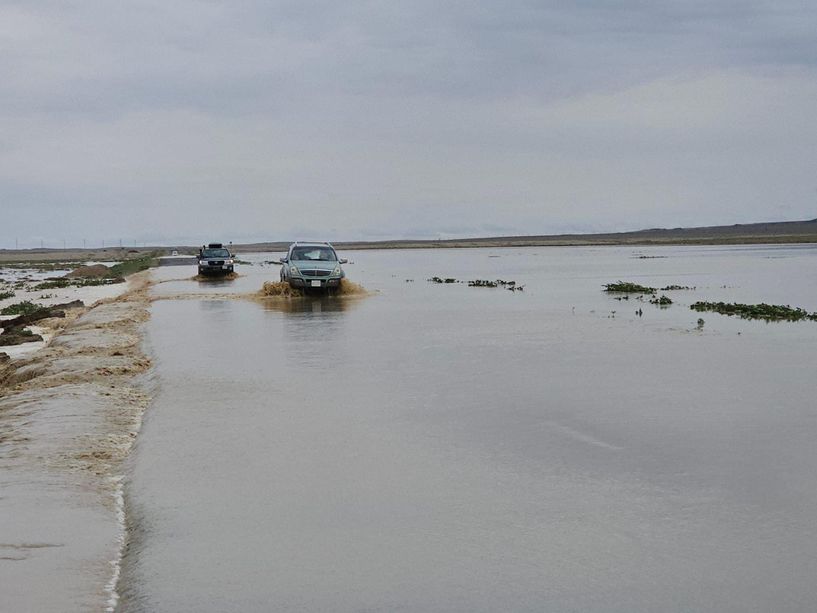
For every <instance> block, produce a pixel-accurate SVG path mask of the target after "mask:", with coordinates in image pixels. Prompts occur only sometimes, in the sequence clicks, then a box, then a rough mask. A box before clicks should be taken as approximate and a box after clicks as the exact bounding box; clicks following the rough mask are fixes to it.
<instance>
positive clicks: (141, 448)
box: [119, 247, 817, 612]
mask: <svg viewBox="0 0 817 613" xmlns="http://www.w3.org/2000/svg"><path fill="white" fill-rule="evenodd" d="M342 256H343V257H350V258H351V259H352V260H353V261H354V264H350V265H348V266H347V267H346V269H347V273H348V275H349V277H350V278H352V279H353V280H355V281H358V282H360V283H362V284H363V285H364V286H365V287H366V288H368V289H370V290H373V291H374V292H375V293H374V295H372V296H370V297H366V298H361V299H350V300H338V299H309V298H308V299H303V300H292V301H278V302H274V301H272V302H268V303H258V302H252V301H249V300H235V299H224V298H220V297H219V296H218V294H219V293H222V292H233V293H236V292H249V291H255V290H257V289H259V288H260V286H261V283H262V282H263V281H265V280H275V279H277V276H278V268H277V267H275V266H271V265H263V264H262V262H263V261H264V260H272V259H274V258H276V257H278V256H276V255H271V254H259V255H243V254H242V255H241V257H242V259H245V260H249V261H252V262H255V263H256V265H253V266H246V265H245V266H241V267H240V268H239V272H240V273H241V274H242V277H240V278H239V279H237V280H235V281H233V282H223V283H222V282H216V283H214V284H213V283H210V284H205V283H198V282H196V281H191V280H189V279H181V280H178V281H168V282H166V283H161V284H159V285H157V286H156V287H155V288H154V295H156V296H160V297H162V296H163V297H166V298H168V297H171V296H173V295H174V294H184V295H185V296H187V297H188V299H186V300H170V299H168V300H158V301H156V302H154V304H153V308H152V318H151V320H150V322H149V324H148V331H149V335H148V336H149V338H148V345H149V350H150V352H151V353H152V354H153V357H154V358H155V364H156V373H155V376H156V381H157V383H156V385H157V389H156V398H155V401H154V404H153V406H152V407H151V408H150V409H149V410H148V412H147V414H146V417H145V421H144V425H143V429H142V432H141V434H140V436H139V439H138V442H137V445H136V450H135V453H134V454H133V455H132V456H131V460H130V480H129V483H128V486H127V488H126V495H127V500H126V503H127V512H128V522H129V528H130V530H131V544H130V546H129V550H128V553H127V555H126V559H125V561H124V566H123V571H122V579H121V583H120V586H119V591H120V593H121V598H122V599H121V601H120V610H122V611H144V612H148V611H150V612H154V611H155V612H165V611H166V612H171V611H172V612H178V611H197V612H208V611H212V612H215V611H227V610H232V611H317V610H325V611H398V610H399V611H500V610H505V611H569V610H576V611H605V612H610V611H621V612H633V611H678V612H681V611H719V612H723V611H736V612H737V611H741V612H744V611H771V610H774V611H805V610H814V609H815V608H817V587H815V583H814V580H813V579H814V577H815V576H817V534H816V533H815V524H814V518H815V517H817V445H815V444H814V441H815V438H816V437H817V406H815V405H817V403H815V402H814V398H815V397H817V377H815V376H814V375H815V358H817V323H813V322H801V323H775V324H766V323H763V322H750V321H741V320H736V319H730V318H727V317H724V316H720V315H716V314H711V313H704V314H699V313H696V312H694V311H691V310H690V309H689V307H688V305H689V304H690V303H692V302H694V301H696V300H728V301H739V302H751V303H755V302H768V303H779V304H790V305H792V306H801V307H804V308H806V309H808V310H810V311H817V275H816V274H815V272H817V249H815V248H812V247H769V248H761V247H732V248H724V247H717V248H716V247H707V248H692V247H686V248H651V249H647V248H573V249H559V248H549V249H544V248H531V249H473V250H471V249H468V250H434V251H382V252H379V251H369V252H350V253H343V254H342ZM641 256H647V257H644V258H642V257H641ZM186 272H187V271H180V270H179V269H175V268H172V269H160V270H159V271H158V274H159V277H160V278H162V277H164V278H165V279H171V278H172V277H174V276H177V277H185V276H186ZM191 274H192V273H191ZM433 275H438V276H441V277H456V278H458V279H461V280H464V281H467V280H470V279H478V278H479V279H496V278H502V279H506V280H508V279H513V280H516V281H518V282H519V283H521V284H524V285H525V291H524V292H516V293H512V292H509V291H506V290H503V289H501V288H497V289H489V288H471V287H468V286H467V285H466V284H464V283H463V284H450V285H438V284H432V283H428V282H427V281H426V279H427V278H429V277H431V276H433ZM619 279H622V280H627V281H635V282H639V283H642V284H645V285H651V286H656V287H662V286H665V285H669V284H680V285H685V286H694V287H695V288H696V289H695V290H692V291H677V292H672V293H670V295H671V296H672V298H673V300H675V302H676V303H675V304H673V305H672V306H671V307H669V308H667V309H660V308H658V307H657V306H654V305H651V304H648V303H640V302H637V301H635V300H634V299H631V300H628V301H624V300H622V301H617V300H615V299H614V298H613V297H611V296H609V295H606V294H604V293H603V292H602V291H601V290H602V287H601V286H602V284H604V283H609V282H612V281H617V280H619ZM194 293H196V294H201V296H200V297H199V298H197V299H196V298H190V296H189V295H190V294H194ZM639 308H640V309H641V310H642V311H643V315H642V316H641V317H639V316H637V315H636V314H635V311H636V310H638V309H639ZM699 317H702V318H703V319H704V320H705V324H704V325H703V328H702V329H699V328H698V324H697V320H698V319H699Z"/></svg>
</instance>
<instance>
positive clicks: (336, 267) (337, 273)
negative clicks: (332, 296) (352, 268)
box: [332, 264, 340, 277]
mask: <svg viewBox="0 0 817 613" xmlns="http://www.w3.org/2000/svg"><path fill="white" fill-rule="evenodd" d="M339 274H340V264H338V265H337V266H335V270H333V271H332V276H333V277H335V276H337V275H339Z"/></svg>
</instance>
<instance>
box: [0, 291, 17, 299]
mask: <svg viewBox="0 0 817 613" xmlns="http://www.w3.org/2000/svg"><path fill="white" fill-rule="evenodd" d="M7 298H14V292H13V291H8V292H0V300H6V299H7Z"/></svg>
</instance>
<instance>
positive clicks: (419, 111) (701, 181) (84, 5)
mask: <svg viewBox="0 0 817 613" xmlns="http://www.w3.org/2000/svg"><path fill="white" fill-rule="evenodd" d="M567 4H568V3H563V2H533V1H528V2H515V1H513V0H508V1H505V2H497V1H495V0H493V1H487V0H472V1H470V2H438V1H426V0H412V1H410V2H409V1H407V2H337V1H332V2H323V1H309V0H296V1H292V2H276V1H270V0H251V1H238V0H232V1H230V2H227V1H217V0H207V1H191V0H172V1H170V2H168V1H167V0H151V1H123V2H110V1H109V0H83V1H81V2H73V1H65V0H53V1H48V0H42V1H39V2H32V1H30V0H27V1H25V2H14V1H8V0H0V247H14V244H15V239H17V240H18V241H19V244H20V246H21V247H32V246H39V244H40V241H41V240H42V241H44V243H45V244H46V246H54V247H56V246H61V245H62V241H63V240H65V241H67V243H68V244H69V245H71V244H75V245H81V244H82V240H83V239H86V240H87V241H88V245H89V246H90V245H92V244H93V245H98V244H100V243H101V241H102V240H105V241H106V242H107V243H110V242H113V241H118V240H119V239H122V240H123V241H124V242H125V243H136V242H138V243H141V242H148V243H157V242H158V243H165V244H172V243H175V242H181V243H191V244H196V243H200V242H202V241H205V240H215V239H223V240H225V241H226V240H233V241H236V242H243V241H251V240H286V239H296V238H313V239H316V238H328V239H330V240H334V239H360V238H373V239H379V238H387V237H453V236H466V235H467V236H477V235H496V234H542V233H555V232H565V231H615V230H629V229H639V228H643V227H656V226H661V227H676V226H689V225H709V224H721V223H727V224H729V223H740V222H751V221H772V220H792V219H808V218H815V217H817V206H816V205H817V8H815V7H817V4H816V3H814V2H813V1H808V0H807V1H801V2H791V1H786V0H769V1H767V2H732V1H720V2H719V1H718V0H707V1H698V0H684V1H678V2H659V1H653V0H641V1H639V0H627V1H624V2H611V1H604V0H592V1H586V2H576V3H574V6H572V7H568V6H566V5H567Z"/></svg>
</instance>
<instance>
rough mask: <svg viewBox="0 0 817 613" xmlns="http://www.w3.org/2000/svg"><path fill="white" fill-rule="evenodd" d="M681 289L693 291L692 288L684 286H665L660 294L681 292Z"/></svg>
mask: <svg viewBox="0 0 817 613" xmlns="http://www.w3.org/2000/svg"><path fill="white" fill-rule="evenodd" d="M681 289H695V288H694V287H689V286H686V285H667V286H666V287H662V288H661V291H662V292H671V291H674V290H681Z"/></svg>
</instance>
